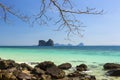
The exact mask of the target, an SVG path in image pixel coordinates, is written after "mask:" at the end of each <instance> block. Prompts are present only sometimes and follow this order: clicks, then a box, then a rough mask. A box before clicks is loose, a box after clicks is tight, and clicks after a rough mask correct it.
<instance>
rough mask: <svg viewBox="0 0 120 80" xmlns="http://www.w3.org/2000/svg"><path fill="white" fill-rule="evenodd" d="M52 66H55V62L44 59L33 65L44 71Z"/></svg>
mask: <svg viewBox="0 0 120 80" xmlns="http://www.w3.org/2000/svg"><path fill="white" fill-rule="evenodd" d="M52 66H55V64H54V63H53V62H51V61H45V62H42V63H39V64H38V65H36V66H35V67H37V68H40V69H43V70H45V71H46V70H47V68H49V67H52Z"/></svg>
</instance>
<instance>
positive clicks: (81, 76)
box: [68, 71, 96, 80]
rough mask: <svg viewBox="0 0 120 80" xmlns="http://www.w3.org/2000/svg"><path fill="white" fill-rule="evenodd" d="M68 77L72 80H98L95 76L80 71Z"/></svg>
mask: <svg viewBox="0 0 120 80" xmlns="http://www.w3.org/2000/svg"><path fill="white" fill-rule="evenodd" d="M68 77H69V78H72V80H96V78H95V76H91V75H88V74H85V73H81V72H79V71H75V72H73V73H70V74H68Z"/></svg>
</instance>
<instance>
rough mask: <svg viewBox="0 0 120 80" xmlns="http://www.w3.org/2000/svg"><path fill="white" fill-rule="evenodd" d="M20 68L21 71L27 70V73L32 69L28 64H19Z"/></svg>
mask: <svg viewBox="0 0 120 80" xmlns="http://www.w3.org/2000/svg"><path fill="white" fill-rule="evenodd" d="M20 67H21V68H22V69H23V70H25V69H26V70H28V71H32V70H33V68H32V67H31V66H29V65H28V64H26V63H21V64H20Z"/></svg>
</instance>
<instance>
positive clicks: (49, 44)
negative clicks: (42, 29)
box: [38, 39, 84, 46]
mask: <svg viewBox="0 0 120 80" xmlns="http://www.w3.org/2000/svg"><path fill="white" fill-rule="evenodd" d="M38 46H84V43H82V42H81V43H79V44H78V45H73V44H59V43H55V44H54V41H53V40H52V39H48V41H45V40H39V42H38Z"/></svg>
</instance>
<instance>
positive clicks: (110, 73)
mask: <svg viewBox="0 0 120 80" xmlns="http://www.w3.org/2000/svg"><path fill="white" fill-rule="evenodd" d="M107 75H108V76H120V69H118V70H117V69H116V70H110V71H108V72H107Z"/></svg>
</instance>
